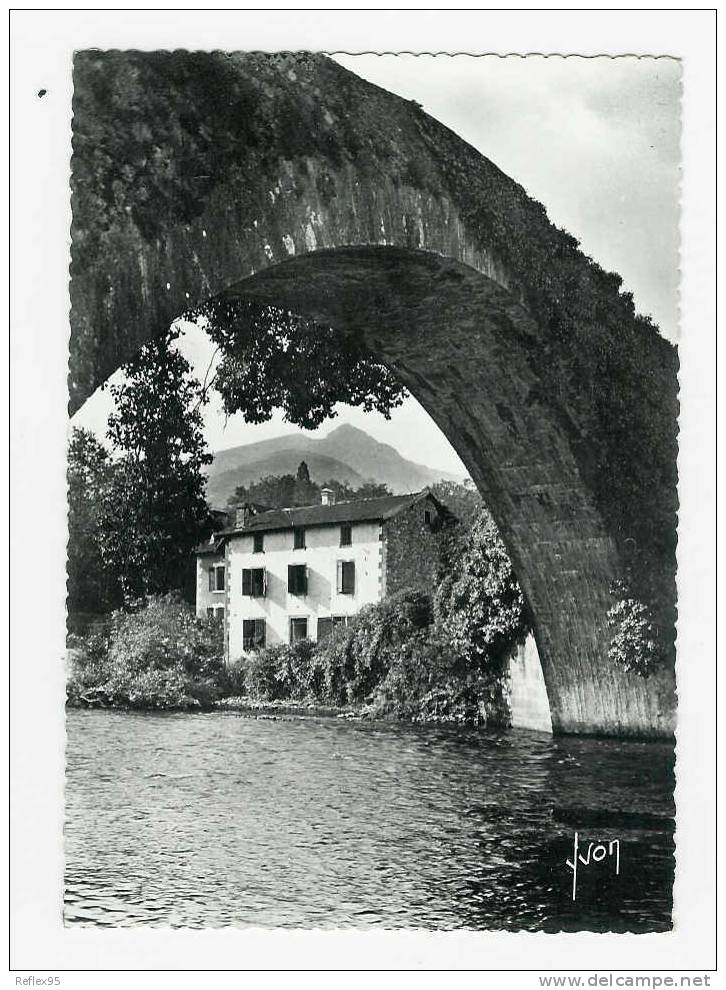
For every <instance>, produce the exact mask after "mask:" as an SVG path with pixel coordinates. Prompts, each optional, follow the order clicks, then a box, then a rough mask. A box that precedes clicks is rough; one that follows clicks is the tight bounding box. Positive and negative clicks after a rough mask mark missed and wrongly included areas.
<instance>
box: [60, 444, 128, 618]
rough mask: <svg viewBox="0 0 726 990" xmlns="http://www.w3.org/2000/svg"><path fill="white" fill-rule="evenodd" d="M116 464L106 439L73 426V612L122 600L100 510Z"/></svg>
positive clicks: (70, 577) (70, 563)
mask: <svg viewBox="0 0 726 990" xmlns="http://www.w3.org/2000/svg"><path fill="white" fill-rule="evenodd" d="M112 470H113V468H112V464H111V462H110V460H109V457H108V452H107V451H106V449H105V447H104V446H103V444H101V443H100V442H99V441H98V440H97V439H96V437H95V436H94V435H93V434H92V433H91V432H90V431H89V430H84V429H79V428H78V427H74V428H73V431H72V432H71V439H70V443H69V445H68V571H67V573H68V611H69V613H70V614H72V615H77V614H79V613H90V614H100V613H104V612H107V611H108V610H109V609H110V608H113V607H114V606H116V605H118V604H119V603H120V590H119V586H118V581H117V578H116V575H115V574H114V573H113V572H111V571H109V570H108V568H106V567H104V564H103V559H102V556H101V519H100V510H101V506H102V503H103V500H104V498H105V495H106V491H107V489H108V486H109V483H110V478H111V473H112Z"/></svg>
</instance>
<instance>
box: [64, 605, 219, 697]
mask: <svg viewBox="0 0 726 990" xmlns="http://www.w3.org/2000/svg"><path fill="white" fill-rule="evenodd" d="M226 690H227V678H226V670H225V667H224V659H223V638H222V629H221V627H220V625H219V624H218V623H216V622H214V621H212V620H209V619H199V618H197V617H196V616H195V615H194V613H193V612H192V610H191V608H190V607H189V606H188V605H187V604H186V603H185V602H183V601H182V600H181V599H180V598H178V597H177V596H176V595H173V594H168V595H160V596H157V597H153V598H150V599H149V601H148V603H147V604H146V605H141V604H137V606H136V607H135V608H134V609H133V610H130V611H121V610H119V611H117V612H114V613H113V615H112V616H111V621H110V623H109V630H108V632H107V633H106V634H93V635H91V636H89V637H87V638H86V639H85V641H83V642H82V643H81V645H80V646H79V645H76V647H75V648H74V649H73V650H72V653H71V677H70V678H69V682H68V688H67V695H68V699H69V701H70V702H71V703H75V704H106V705H111V706H114V707H129V708H189V707H194V706H198V705H204V706H206V705H209V704H211V703H212V702H213V701H215V700H216V699H217V698H219V697H221V695H222V694H223V693H225V691H226Z"/></svg>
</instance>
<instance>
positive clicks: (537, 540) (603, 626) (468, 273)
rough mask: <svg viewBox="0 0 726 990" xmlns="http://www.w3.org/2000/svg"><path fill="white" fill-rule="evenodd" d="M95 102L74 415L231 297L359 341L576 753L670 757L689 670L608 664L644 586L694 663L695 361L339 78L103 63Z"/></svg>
mask: <svg viewBox="0 0 726 990" xmlns="http://www.w3.org/2000/svg"><path fill="white" fill-rule="evenodd" d="M74 87H75V88H74V105H73V110H74V119H73V159H72V196H73V200H72V206H73V246H72V263H71V304H72V308H71V328H72V329H71V344H70V375H69V386H70V396H71V400H70V405H71V409H72V410H75V409H76V408H78V407H79V405H80V404H82V403H83V401H84V400H85V399H86V398H87V397H88V396H89V395H90V394H91V393H92V392H93V390H94V389H95V388H96V387H97V386H98V385H99V384H101V383H102V382H103V381H104V380H105V379H106V378H107V377H108V376H109V375H110V374H111V373H112V372H113V371H115V370H116V368H117V367H118V366H119V365H120V364H121V363H122V362H124V361H125V360H126V359H128V358H129V357H130V356H131V355H132V354H133V353H134V351H135V350H136V349H137V348H138V347H139V345H140V344H142V343H143V342H144V341H146V340H148V339H149V338H150V337H152V336H153V335H154V334H157V333H159V332H162V331H163V330H164V329H165V328H166V327H167V326H168V325H169V324H170V323H171V322H172V321H173V320H174V319H175V318H177V317H179V316H180V315H181V314H183V313H184V312H185V311H186V310H188V309H190V308H192V307H194V306H196V305H198V304H200V303H202V302H203V301H204V300H208V299H211V298H213V297H215V296H219V295H221V294H225V293H231V294H233V295H242V296H250V297H253V298H255V299H258V300H262V301H265V302H269V303H271V304H274V305H280V306H283V307H285V308H287V309H289V310H291V311H293V312H295V313H297V314H299V315H301V316H304V317H307V318H311V319H314V320H316V321H319V322H323V323H325V324H327V325H330V326H332V327H333V328H335V329H336V330H337V331H339V332H340V334H342V335H345V334H355V335H359V336H360V338H361V339H363V340H364V341H365V342H366V344H367V346H368V347H369V348H370V350H371V351H372V352H373V353H375V354H376V355H377V356H378V357H380V359H381V360H382V361H383V362H384V363H386V364H387V365H388V366H389V367H390V368H392V369H393V370H394V371H395V372H396V373H397V374H398V376H399V377H400V379H401V380H402V381H403V382H404V383H405V385H406V386H407V387H408V389H409V390H410V391H411V392H412V393H413V395H414V396H416V398H417V399H418V400H419V402H421V404H422V405H423V406H424V407H425V408H426V410H427V411H428V412H429V413H430V415H431V416H432V417H433V419H434V420H435V421H436V422H437V423H438V425H439V426H440V427H441V429H442V430H443V432H444V433H445V434H446V436H447V437H448V439H449V440H450V442H451V443H452V445H453V446H454V448H455V449H456V451H457V452H458V454H459V455H460V457H461V458H462V460H463V461H464V463H465V464H466V465H467V467H468V469H469V471H470V473H471V476H472V477H473V479H474V480H475V482H476V484H477V486H478V487H479V489H480V491H481V492H482V494H483V496H484V498H485V500H486V502H487V504H488V505H489V507H490V509H491V511H492V513H493V515H494V517H495V519H496V521H497V523H498V524H499V526H500V529H501V532H502V535H503V538H504V540H505V542H506V544H507V546H508V548H509V551H510V553H511V555H512V558H513V560H514V563H515V566H516V570H517V574H518V576H519V578H520V581H521V583H522V586H523V588H524V591H525V593H526V596H527V599H528V602H529V605H530V608H531V611H532V615H533V619H534V629H535V637H536V640H537V645H538V649H539V654H540V658H541V662H542V667H543V672H544V677H545V682H546V686H547V692H548V696H549V701H550V708H551V713H552V722H553V727H554V728H555V730H556V731H564V732H603V733H629V734H643V733H645V734H658V735H660V734H667V733H669V732H671V731H672V729H673V718H674V709H675V701H674V694H675V692H674V677H673V669H672V662H671V663H666V664H665V666H664V668H663V669H662V670H661V671H660V673H659V674H658V675H657V676H653V677H650V678H648V679H647V680H646V679H643V678H642V677H639V676H637V675H635V674H630V673H624V672H622V671H621V670H619V669H616V668H615V667H614V666H613V664H612V663H611V662H610V661H609V660H608V658H607V649H608V643H609V639H610V632H609V631H608V628H607V622H606V614H607V611H608V609H609V608H610V606H611V605H612V598H611V595H610V587H611V584H612V582H613V581H614V580H615V579H617V578H620V577H622V576H623V574H625V572H626V571H628V570H629V571H631V572H632V573H633V574H634V575H635V579H636V581H637V587H638V589H639V590H640V591H641V593H642V596H643V597H644V598H645V599H646V600H648V602H649V604H650V605H651V606H652V607H653V609H654V611H655V614H656V616H657V619H658V622H659V624H660V627H661V632H662V633H663V634H664V637H665V640H666V641H667V642H670V643H671V645H672V642H673V630H674V623H675V529H676V511H677V496H676V480H677V475H676V451H677V427H676V419H677V409H678V404H677V357H676V354H675V351H674V349H673V348H672V347H671V346H670V345H669V344H668V343H667V342H666V341H665V340H663V339H662V338H661V337H660V336H659V334H658V332H657V329H656V328H655V327H653V326H652V325H650V324H649V323H648V322H647V321H645V320H642V319H640V318H638V317H637V316H636V315H635V313H634V309H633V305H632V300H631V299H630V298H629V297H628V296H627V295H625V294H623V293H621V292H620V280H619V278H618V277H617V276H616V275H612V274H609V273H606V272H604V271H603V270H602V269H600V268H599V266H597V265H596V264H595V263H593V262H592V261H590V260H589V259H587V258H585V257H584V256H583V255H582V254H581V253H580V252H579V250H578V248H577V243H576V241H575V240H574V239H573V238H572V237H570V236H569V235H567V234H566V233H565V232H563V231H559V230H557V229H556V228H554V227H553V226H552V225H551V224H550V223H549V221H548V220H547V217H546V214H545V211H544V209H543V208H542V207H541V206H540V205H539V204H537V203H535V202H533V201H532V200H531V199H530V198H529V197H528V196H527V195H526V193H525V192H524V190H523V189H522V188H521V187H520V186H518V185H517V184H516V183H515V182H514V181H512V180H511V179H510V178H508V177H507V176H506V175H504V174H503V173H502V172H501V171H500V170H499V169H497V168H496V167H495V166H494V165H493V164H492V163H491V162H489V161H488V160H486V159H485V158H483V157H481V155H479V154H478V153H477V152H476V151H475V150H474V149H473V148H471V147H470V146H468V145H467V144H466V143H465V142H463V141H462V140H461V139H459V138H458V137H457V136H456V135H455V134H454V133H452V132H451V131H449V130H448V129H447V128H446V127H444V126H442V125H441V124H439V123H437V122H436V121H435V120H433V119H432V118H430V117H428V116H427V115H426V114H425V113H424V112H423V111H422V109H421V108H420V107H419V106H418V105H417V104H416V103H413V102H408V101H406V100H403V99H400V98H398V97H395V96H393V95H391V94H390V93H387V92H385V91H383V90H381V89H379V88H377V87H375V86H373V85H370V84H369V83H367V82H364V81H363V80H361V79H359V78H358V77H356V76H355V75H353V74H352V73H350V72H348V71H346V70H344V69H343V68H341V67H340V66H338V65H337V64H336V63H334V62H333V61H331V60H329V59H327V58H325V57H322V56H315V55H309V54H287V55H265V54H235V55H224V54H221V53H214V54H205V53H184V52H174V53H140V52H131V53H121V52H110V53H101V52H84V53H80V54H78V55H77V56H76V59H75V65H74ZM484 97H485V94H483V98H484ZM513 126H516V124H514V123H513ZM671 661H672V654H671Z"/></svg>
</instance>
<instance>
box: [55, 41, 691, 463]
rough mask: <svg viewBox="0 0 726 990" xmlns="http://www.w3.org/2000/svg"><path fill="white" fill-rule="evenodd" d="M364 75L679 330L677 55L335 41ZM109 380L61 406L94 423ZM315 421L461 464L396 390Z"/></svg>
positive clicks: (671, 334) (263, 430)
mask: <svg viewBox="0 0 726 990" xmlns="http://www.w3.org/2000/svg"><path fill="white" fill-rule="evenodd" d="M336 60H337V61H338V62H340V64H341V65H343V66H345V67H346V68H348V69H350V70H351V71H353V72H355V73H357V74H358V75H360V76H363V77H364V78H365V79H368V80H369V81H370V82H373V83H375V84H376V85H378V86H382V87H383V88H384V89H387V90H389V91H391V92H394V93H397V94H398V95H400V96H403V97H405V98H407V99H415V100H416V101H417V102H418V103H420V104H422V106H423V108H424V110H425V111H426V112H427V113H429V114H431V115H432V116H433V117H436V118H437V119H438V120H440V121H441V122H442V123H444V124H446V126H447V127H450V128H451V129H452V130H453V131H455V132H456V133H457V134H459V135H460V136H461V137H462V138H464V140H466V141H468V142H469V143H470V144H471V145H473V146H474V147H475V148H476V149H477V150H478V151H480V152H481V153H482V154H483V155H485V156H486V157H487V158H489V159H490V160H491V161H493V162H494V163H495V164H496V165H498V166H499V168H501V169H502V171H504V172H506V173H507V174H508V175H509V176H510V177H511V178H513V179H515V180H516V181H517V182H519V183H520V184H521V185H522V186H523V187H524V188H525V190H526V191H527V193H528V194H529V195H530V196H532V197H533V198H534V199H537V200H539V202H541V203H542V204H543V205H544V206H545V208H546V210H547V214H548V216H549V218H550V220H551V221H552V222H553V223H554V224H556V225H557V226H559V227H564V228H565V229H566V230H568V231H569V232H570V233H571V234H573V235H574V236H575V237H577V238H578V239H579V241H580V243H581V247H582V250H583V251H584V252H585V253H586V254H588V255H590V257H592V258H594V259H595V260H596V261H597V262H598V263H599V264H600V265H602V267H603V268H605V269H607V270H611V271H616V272H618V273H619V274H620V275H621V276H622V278H623V282H624V288H625V289H627V290H629V291H631V292H632V293H633V296H634V299H635V306H636V309H637V310H638V312H640V313H642V314H649V315H651V316H652V317H653V319H654V320H655V322H656V323H657V324H658V325H659V326H660V329H661V332H662V333H663V334H664V336H666V337H668V338H669V339H670V340H673V341H676V340H677V339H678V202H679V177H680V172H679V157H680V156H679V147H680V78H681V76H680V63H679V62H678V61H676V60H674V59H668V58H658V59H654V58H635V57H621V58H582V57H577V56H574V57H572V56H571V57H569V58H563V57H561V56H548V57H544V56H527V57H526V58H524V57H521V56H508V57H506V58H503V57H499V56H496V55H489V56H481V57H471V56H467V55H459V56H453V57H452V56H448V55H437V56H427V55H422V56H413V55H338V56H336ZM180 346H181V349H182V351H183V352H184V353H185V355H186V357H187V358H188V359H189V360H190V361H191V362H192V365H193V367H194V368H195V370H196V373H197V375H198V377H200V378H203V377H204V372H205V371H206V369H207V366H208V364H209V360H210V356H211V354H212V348H211V346H210V345H209V342H208V341H207V338H206V337H205V335H204V334H203V332H202V331H200V330H198V329H197V328H194V327H187V329H186V332H185V334H184V336H183V338H182V343H181V345H180ZM110 402H111V400H110V396H109V394H108V392H102V393H96V395H95V396H92V397H91V398H90V399H89V400H88V401H87V402H86V404H85V405H84V407H83V408H82V409H81V410H80V412H79V413H77V414H76V416H75V417H74V419H73V423H74V424H75V425H83V426H86V427H88V428H90V429H92V430H94V432H96V433H97V434H98V435H99V436H100V435H102V434H103V432H104V431H105V420H106V417H107V415H108V412H109V411H110ZM337 412H338V416H337V417H336V418H335V419H333V420H331V421H329V422H328V423H325V424H323V426H322V427H321V428H320V429H319V431H318V435H325V434H326V433H328V432H329V431H330V430H331V429H333V428H334V427H335V426H337V425H339V424H340V423H343V422H345V423H351V424H352V425H354V426H359V427H361V428H362V429H365V430H366V431H367V432H368V433H370V434H371V435H372V436H374V437H376V438H377V439H379V440H381V441H382V442H385V443H390V444H393V446H395V447H396V448H397V449H398V450H399V451H400V453H401V454H402V455H403V456H404V457H408V458H409V459H411V460H414V461H417V462H418V463H423V464H429V465H431V466H432V467H438V468H441V469H442V470H446V471H454V472H460V473H466V472H465V468H464V466H463V465H462V464H461V462H460V461H459V459H458V457H457V455H456V453H455V452H454V450H453V449H452V448H451V446H450V445H449V443H448V442H447V440H446V438H445V437H444V436H443V435H442V434H441V432H440V431H439V430H438V428H437V427H436V426H435V424H434V423H433V422H432V421H431V419H430V418H429V417H428V415H427V414H426V413H425V412H424V410H423V409H422V408H421V407H420V406H419V405H418V403H417V402H416V401H415V399H413V398H409V399H407V400H406V401H405V402H404V404H403V406H402V407H401V408H400V409H399V410H397V411H395V412H394V413H393V414H392V416H391V419H390V420H385V419H384V417H383V416H380V415H379V414H371V413H363V412H361V411H360V410H357V409H352V408H350V407H338V408H337ZM296 432H300V431H299V430H298V428H297V427H293V426H292V425H291V424H289V423H284V422H283V420H282V417H281V416H279V415H278V416H276V417H274V418H273V419H272V420H271V421H270V422H269V423H264V424H261V425H258V426H253V425H250V424H247V423H245V422H244V421H243V419H242V417H241V416H239V415H236V416H234V417H231V418H230V419H229V421H227V420H226V419H225V417H224V415H223V413H222V411H221V405H220V403H219V402H217V401H212V402H211V403H210V404H209V406H208V407H207V409H206V411H205V435H206V438H207V441H208V443H209V445H210V447H211V449H212V450H218V449H222V448H225V447H233V446H236V445H238V444H244V443H254V442H255V441H257V440H263V439H266V438H267V437H272V436H280V435H282V434H284V433H296Z"/></svg>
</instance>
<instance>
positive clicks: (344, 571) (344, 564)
mask: <svg viewBox="0 0 726 990" xmlns="http://www.w3.org/2000/svg"><path fill="white" fill-rule="evenodd" d="M337 591H338V594H339V595H354V594H355V561H354V560H339V561H338V573H337Z"/></svg>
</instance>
